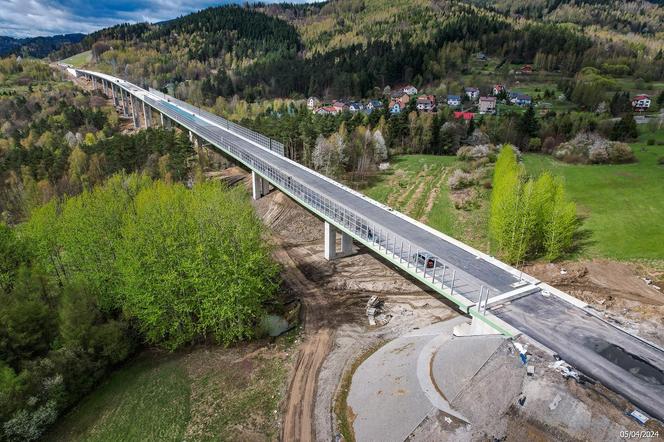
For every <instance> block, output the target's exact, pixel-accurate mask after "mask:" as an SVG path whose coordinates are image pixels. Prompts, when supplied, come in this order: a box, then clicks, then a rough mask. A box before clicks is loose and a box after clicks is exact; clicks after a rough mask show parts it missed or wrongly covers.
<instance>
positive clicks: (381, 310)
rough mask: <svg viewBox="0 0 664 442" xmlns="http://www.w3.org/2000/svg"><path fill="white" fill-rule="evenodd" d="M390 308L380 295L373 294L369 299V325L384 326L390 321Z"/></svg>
mask: <svg viewBox="0 0 664 442" xmlns="http://www.w3.org/2000/svg"><path fill="white" fill-rule="evenodd" d="M387 311H388V309H387V308H386V306H385V302H384V301H383V300H382V299H380V298H379V297H378V296H376V295H373V296H372V297H371V298H369V301H367V317H368V318H369V325H371V326H372V327H374V326H379V327H380V326H383V325H385V324H387V323H388V322H390V319H392V315H391V314H389V313H387Z"/></svg>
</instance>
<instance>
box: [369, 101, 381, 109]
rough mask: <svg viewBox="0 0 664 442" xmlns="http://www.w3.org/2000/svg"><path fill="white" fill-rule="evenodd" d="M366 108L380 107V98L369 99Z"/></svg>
mask: <svg viewBox="0 0 664 442" xmlns="http://www.w3.org/2000/svg"><path fill="white" fill-rule="evenodd" d="M366 108H367V109H370V110H372V111H374V110H376V109H382V108H383V102H382V101H380V100H369V102H368V103H367V105H366Z"/></svg>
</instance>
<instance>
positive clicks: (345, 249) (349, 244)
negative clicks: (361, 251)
mask: <svg viewBox="0 0 664 442" xmlns="http://www.w3.org/2000/svg"><path fill="white" fill-rule="evenodd" d="M351 253H353V237H352V236H350V235H349V234H347V233H343V232H341V254H342V255H343V256H348V255H350V254H351Z"/></svg>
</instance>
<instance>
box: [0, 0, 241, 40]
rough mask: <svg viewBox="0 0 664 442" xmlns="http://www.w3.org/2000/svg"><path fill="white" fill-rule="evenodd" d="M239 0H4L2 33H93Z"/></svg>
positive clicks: (0, 6) (0, 11) (0, 2)
mask: <svg viewBox="0 0 664 442" xmlns="http://www.w3.org/2000/svg"><path fill="white" fill-rule="evenodd" d="M228 3H240V1H239V0H221V1H219V0H217V1H212V0H135V1H129V0H110V1H105V0H97V1H94V0H60V1H58V0H0V35H7V36H11V37H35V36H38V35H54V34H69V33H75V32H82V33H89V32H92V31H95V30H97V29H101V28H104V27H107V26H112V25H115V24H118V23H126V22H129V23H136V22H143V21H148V22H158V21H163V20H168V19H171V18H175V17H179V16H180V15H184V14H188V13H190V12H194V11H197V10H199V9H203V8H206V7H208V6H213V5H220V4H228Z"/></svg>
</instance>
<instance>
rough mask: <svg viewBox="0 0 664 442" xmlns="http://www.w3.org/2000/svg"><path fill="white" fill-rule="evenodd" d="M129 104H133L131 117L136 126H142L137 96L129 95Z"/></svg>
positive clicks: (136, 127)
mask: <svg viewBox="0 0 664 442" xmlns="http://www.w3.org/2000/svg"><path fill="white" fill-rule="evenodd" d="M129 104H130V105H131V119H132V120H133V122H134V128H135V129H138V128H139V127H141V121H140V120H139V119H138V106H137V105H136V98H134V96H133V95H130V96H129Z"/></svg>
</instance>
